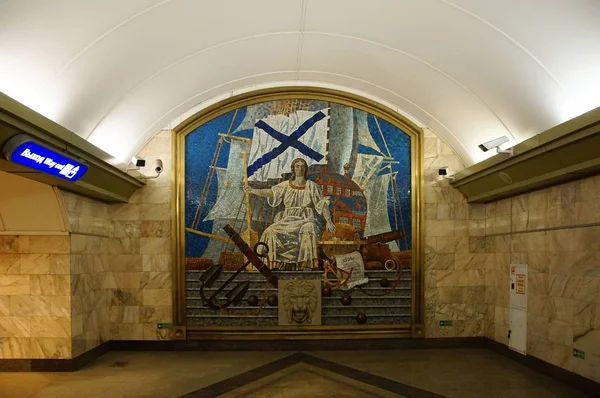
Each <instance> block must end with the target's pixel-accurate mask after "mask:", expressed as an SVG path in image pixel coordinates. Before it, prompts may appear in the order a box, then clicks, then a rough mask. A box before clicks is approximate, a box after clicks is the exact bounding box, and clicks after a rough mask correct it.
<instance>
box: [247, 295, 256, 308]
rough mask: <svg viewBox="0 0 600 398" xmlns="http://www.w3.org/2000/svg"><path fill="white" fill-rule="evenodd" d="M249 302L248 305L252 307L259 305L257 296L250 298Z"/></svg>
mask: <svg viewBox="0 0 600 398" xmlns="http://www.w3.org/2000/svg"><path fill="white" fill-rule="evenodd" d="M247 301H248V305H251V306H252V307H254V306H257V305H258V297H256V296H255V295H251V296H248V300H247Z"/></svg>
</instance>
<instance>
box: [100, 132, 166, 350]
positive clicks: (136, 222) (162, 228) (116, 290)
mask: <svg viewBox="0 0 600 398" xmlns="http://www.w3.org/2000/svg"><path fill="white" fill-rule="evenodd" d="M138 155H139V156H140V157H142V158H144V159H146V160H147V163H148V167H147V169H142V170H141V171H142V173H144V174H145V175H148V176H152V175H153V174H155V173H154V172H153V168H154V167H153V166H152V162H153V161H154V160H155V159H157V158H159V159H161V160H162V161H163V166H164V171H163V172H162V174H161V175H160V176H159V177H158V178H157V179H150V180H147V185H146V186H145V187H144V188H142V189H140V190H138V191H137V192H136V193H135V194H134V195H133V196H132V198H131V199H130V201H129V203H126V204H113V205H111V206H110V209H109V211H110V219H111V227H112V231H111V238H110V245H109V262H110V270H111V271H112V274H113V276H114V285H113V287H112V290H111V311H110V322H111V339H113V340H162V339H168V338H170V336H169V333H170V332H169V329H159V328H158V327H157V326H158V324H159V323H171V322H172V319H173V310H172V308H171V307H172V302H173V301H172V295H173V293H172V284H171V177H172V175H171V171H172V168H171V132H170V131H162V132H160V133H158V134H157V135H156V136H155V137H154V138H153V139H152V140H151V141H150V142H149V143H148V144H147V145H146V146H145V147H144V148H143V149H142V150H141V151H140V152H139V154H138Z"/></svg>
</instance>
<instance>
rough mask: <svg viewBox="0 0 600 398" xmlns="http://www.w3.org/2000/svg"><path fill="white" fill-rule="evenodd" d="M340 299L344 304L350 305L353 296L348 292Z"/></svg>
mask: <svg viewBox="0 0 600 398" xmlns="http://www.w3.org/2000/svg"><path fill="white" fill-rule="evenodd" d="M340 301H341V302H342V304H343V305H350V304H351V303H352V297H350V296H349V295H347V294H344V295H343V296H342V297H341V298H340Z"/></svg>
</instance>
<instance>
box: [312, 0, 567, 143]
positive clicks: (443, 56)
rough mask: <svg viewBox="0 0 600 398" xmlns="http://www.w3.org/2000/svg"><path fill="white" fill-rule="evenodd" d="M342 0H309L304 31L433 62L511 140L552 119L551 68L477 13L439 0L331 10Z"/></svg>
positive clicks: (558, 95)
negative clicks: (375, 45) (504, 127)
mask: <svg viewBox="0 0 600 398" xmlns="http://www.w3.org/2000/svg"><path fill="white" fill-rule="evenodd" d="M485 3H487V2H485ZM344 4H347V3H346V2H345V1H344V0H331V1H326V2H323V3H321V2H319V1H315V0H309V6H308V7H307V16H306V36H307V37H308V36H309V35H311V34H312V33H321V32H328V33H333V34H337V35H341V36H349V37H357V38H361V39H363V40H367V41H370V42H373V43H378V44H380V45H384V46H387V47H390V48H394V49H396V50H399V51H403V52H405V53H407V54H411V55H412V56H414V57H415V58H418V59H420V60H422V61H423V62H425V63H427V64H430V65H435V67H436V68H438V69H439V70H441V71H443V72H444V73H446V74H447V75H449V76H452V78H453V79H455V80H456V81H457V82H460V84H462V85H464V86H465V87H466V88H468V90H469V91H471V92H473V93H474V94H475V95H476V96H477V97H479V98H480V99H481V100H482V101H483V102H484V103H485V104H486V105H487V106H489V107H490V109H492V110H493V112H494V113H496V114H497V115H498V116H499V118H500V119H501V120H502V121H503V122H504V123H505V124H506V125H507V127H508V129H509V130H510V131H511V132H512V133H513V134H514V135H515V138H517V140H519V141H520V140H523V139H525V138H528V137H530V136H531V135H532V134H535V133H537V132H539V131H540V130H542V129H546V128H548V127H551V126H552V125H554V124H556V123H558V122H559V120H558V118H557V117H556V112H554V110H555V109H556V108H557V107H558V106H559V103H560V102H561V101H562V98H563V93H562V92H561V90H560V87H559V86H557V85H556V82H555V81H554V79H553V78H552V76H551V75H549V74H548V73H547V72H546V70H545V69H543V68H540V66H539V64H538V63H537V62H536V61H535V60H534V59H532V58H531V56H530V55H529V53H527V52H524V51H523V50H522V49H521V48H520V47H518V46H516V45H515V44H514V43H513V42H511V41H509V40H507V39H506V37H505V36H504V35H502V34H500V33H499V32H498V30H495V29H491V28H490V27H489V26H488V25H486V24H483V23H481V21H480V20H478V19H475V18H473V17H472V16H470V15H467V14H465V13H464V12H462V11H460V10H458V9H456V8H454V7H451V6H449V5H447V4H445V3H443V2H441V1H439V0H423V1H418V2H416V1H415V2H405V1H396V2H390V1H385V0H379V1H375V2H352V3H350V4H348V5H347V6H346V8H347V9H346V11H347V12H344V13H339V12H335V10H336V9H340V8H341V7H344ZM375 14H376V17H375ZM356 26H360V27H361V29H360V30H357V29H356ZM303 66H304V64H303ZM401 72H402V71H399V72H398V73H401ZM498 133H499V134H502V131H499V132H498Z"/></svg>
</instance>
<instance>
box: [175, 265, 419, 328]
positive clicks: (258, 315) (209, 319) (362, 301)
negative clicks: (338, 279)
mask: <svg viewBox="0 0 600 398" xmlns="http://www.w3.org/2000/svg"><path fill="white" fill-rule="evenodd" d="M203 272H204V271H187V273H186V286H187V319H188V325H189V326H194V325H196V326H211V325H212V326H232V327H234V326H274V325H277V324H278V318H277V307H276V306H275V307H273V306H269V305H268V304H265V306H264V307H263V308H262V310H260V311H258V307H255V306H250V305H248V304H247V298H248V297H249V296H250V295H255V296H257V297H258V298H259V300H262V298H263V297H264V295H265V293H266V294H267V295H276V294H277V289H275V288H273V287H272V286H267V285H266V283H265V278H264V277H263V276H262V275H261V274H259V273H258V272H242V273H240V274H239V275H238V276H237V277H236V278H235V280H234V282H233V283H232V284H231V285H229V286H227V287H226V288H225V289H224V291H223V292H221V293H220V294H219V296H218V299H219V300H225V295H226V294H227V292H228V291H230V290H231V289H232V288H234V287H235V286H236V285H237V283H239V282H244V281H248V282H250V285H249V286H250V287H249V289H248V292H247V293H246V295H245V297H244V298H243V299H242V300H241V302H240V303H239V305H237V306H235V307H230V308H227V309H226V310H224V311H219V310H215V309H211V308H207V307H204V306H203V303H202V299H201V297H200V286H201V285H200V282H199V279H200V277H201V275H202V273H203ZM233 274H234V272H233V271H224V272H221V274H220V275H219V277H218V279H217V280H216V281H215V283H214V284H213V285H212V287H211V288H207V289H204V293H205V295H206V296H207V297H208V296H210V295H211V294H212V293H214V292H216V291H217V290H218V288H219V287H220V286H221V285H222V283H223V282H224V281H226V280H227V279H229V278H230V277H231V276H232V275H233ZM276 274H277V276H278V278H279V279H280V280H285V279H319V280H320V279H321V278H322V277H323V274H322V272H312V271H308V272H307V271H297V272H291V271H285V272H280V271H276ZM365 274H366V276H367V277H368V278H369V282H368V283H367V284H365V285H362V286H361V288H360V289H359V288H357V287H356V288H353V289H350V290H345V289H337V290H334V291H332V292H331V295H330V296H328V297H322V298H321V300H322V302H321V314H322V315H321V317H322V324H323V325H357V322H356V315H357V314H358V313H364V314H366V315H367V319H368V321H367V323H368V324H379V325H384V324H407V323H410V316H411V285H412V282H411V280H410V278H411V271H410V269H409V270H405V272H404V273H403V280H402V281H401V282H400V283H398V284H397V286H396V287H395V288H394V289H393V290H390V289H391V286H386V287H382V286H381V281H382V278H386V279H387V280H388V282H389V283H390V284H393V283H394V280H395V277H397V274H396V272H394V271H367V272H366V273H365ZM331 276H332V279H330V281H332V282H335V279H334V278H333V275H331ZM265 287H267V289H265ZM345 294H348V295H350V296H351V297H352V302H351V304H350V305H342V303H341V300H340V298H341V297H342V296H343V295H345Z"/></svg>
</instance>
